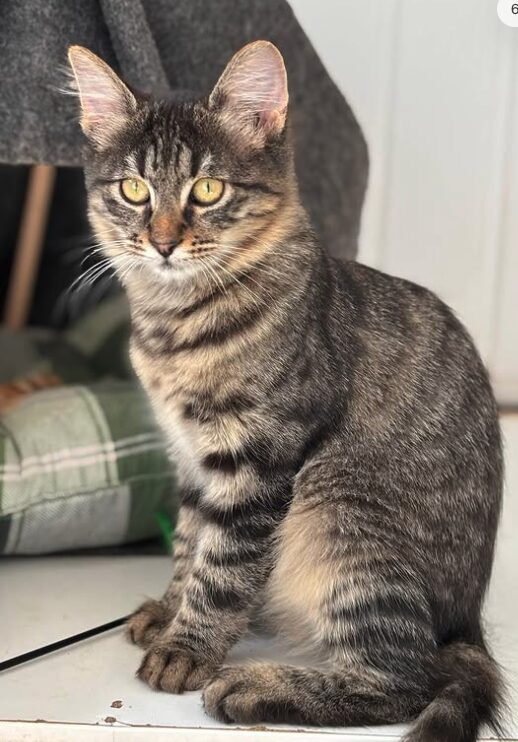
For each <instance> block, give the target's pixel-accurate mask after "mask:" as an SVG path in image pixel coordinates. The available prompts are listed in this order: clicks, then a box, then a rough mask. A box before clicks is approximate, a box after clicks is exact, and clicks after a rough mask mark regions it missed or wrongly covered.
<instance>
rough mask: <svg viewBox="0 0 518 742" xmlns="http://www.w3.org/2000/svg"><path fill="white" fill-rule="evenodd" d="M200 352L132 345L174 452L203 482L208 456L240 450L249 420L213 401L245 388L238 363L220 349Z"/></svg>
mask: <svg viewBox="0 0 518 742" xmlns="http://www.w3.org/2000/svg"><path fill="white" fill-rule="evenodd" d="M196 355H198V356H199V354H194V353H185V354H170V355H168V354H166V353H164V354H155V355H154V354H152V353H149V352H147V351H146V350H144V349H142V348H141V347H139V346H138V345H137V344H135V343H134V342H132V344H131V360H132V363H133V366H134V368H135V371H136V373H137V375H138V377H139V379H140V381H141V383H142V385H143V387H144V389H145V390H146V392H147V395H148V397H149V399H150V401H151V404H152V407H153V411H154V414H155V417H156V419H157V421H158V423H159V424H160V426H161V428H162V430H163V431H164V433H165V435H166V437H167V441H168V443H169V445H170V447H171V452H172V455H173V457H174V458H175V459H176V460H177V461H181V462H182V463H183V464H185V466H186V468H188V469H189V470H190V472H191V474H192V478H194V479H196V480H197V481H199V480H200V478H203V476H204V470H203V464H202V462H203V460H204V458H205V457H207V456H209V455H211V454H213V453H214V452H219V451H228V450H238V449H239V447H240V446H241V445H242V443H243V441H244V440H245V438H246V435H247V423H246V420H244V418H243V416H242V415H239V416H236V415H235V414H232V412H229V411H226V412H215V411H214V410H215V400H217V399H220V398H222V397H225V398H228V397H229V395H230V396H231V397H235V395H237V394H238V393H240V390H241V389H242V388H243V378H242V369H241V367H240V366H239V364H237V365H236V364H232V363H225V359H224V357H223V356H221V354H220V353H217V352H216V353H212V354H206V355H204V356H203V357H196ZM200 483H201V482H200Z"/></svg>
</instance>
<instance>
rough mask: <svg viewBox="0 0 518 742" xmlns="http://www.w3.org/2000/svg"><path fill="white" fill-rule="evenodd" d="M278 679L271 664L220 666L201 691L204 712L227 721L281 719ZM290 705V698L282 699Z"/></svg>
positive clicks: (254, 721) (253, 721)
mask: <svg viewBox="0 0 518 742" xmlns="http://www.w3.org/2000/svg"><path fill="white" fill-rule="evenodd" d="M277 691H278V678H277V677H276V674H275V671H274V669H273V668H272V666H271V665H268V664H267V663H256V664H254V665H250V666H239V665H238V666H235V667H222V668H221V669H220V670H218V672H216V673H215V674H214V676H213V678H212V679H211V681H210V682H209V683H207V685H206V686H205V690H204V692H203V706H204V708H205V711H206V712H207V713H208V714H210V716H213V717H214V718H215V719H217V720H218V721H223V722H225V723H227V724H232V723H240V724H255V723H258V722H264V721H283V718H282V717H283V710H282V705H283V703H282V700H277V695H278V693H277ZM284 705H285V706H286V713H288V711H287V707H288V705H289V699H287V698H285V699H284Z"/></svg>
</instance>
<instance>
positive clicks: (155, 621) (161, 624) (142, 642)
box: [126, 600, 173, 649]
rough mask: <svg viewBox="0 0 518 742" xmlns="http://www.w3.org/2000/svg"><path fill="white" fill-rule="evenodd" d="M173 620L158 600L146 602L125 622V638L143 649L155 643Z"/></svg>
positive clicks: (165, 607) (169, 612)
mask: <svg viewBox="0 0 518 742" xmlns="http://www.w3.org/2000/svg"><path fill="white" fill-rule="evenodd" d="M172 619H173V615H172V613H171V611H169V610H168V608H167V606H165V605H164V603H162V602H161V601H159V600H146V602H145V603H143V604H142V605H141V606H140V608H137V610H136V611H135V612H134V613H132V614H131V616H130V617H129V618H128V620H127V621H126V636H127V637H128V639H129V640H130V641H131V642H133V644H137V645H138V646H139V647H142V648H143V649H147V648H148V647H149V646H151V644H152V643H153V642H154V641H156V640H157V639H158V637H159V635H160V633H161V632H162V631H163V630H164V629H165V628H166V626H167V625H168V624H169V623H170V622H171V620H172Z"/></svg>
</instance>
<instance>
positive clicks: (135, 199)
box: [121, 178, 149, 204]
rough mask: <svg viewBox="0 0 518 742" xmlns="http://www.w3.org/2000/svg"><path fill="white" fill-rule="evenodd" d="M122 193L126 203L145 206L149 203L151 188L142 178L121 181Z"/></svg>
mask: <svg viewBox="0 0 518 742" xmlns="http://www.w3.org/2000/svg"><path fill="white" fill-rule="evenodd" d="M121 192H122V195H123V196H124V198H125V199H126V201H129V202H130V203H132V204H145V203H146V201H149V188H148V187H147V185H146V184H145V183H144V181H143V180H141V179H140V178H125V179H124V180H121Z"/></svg>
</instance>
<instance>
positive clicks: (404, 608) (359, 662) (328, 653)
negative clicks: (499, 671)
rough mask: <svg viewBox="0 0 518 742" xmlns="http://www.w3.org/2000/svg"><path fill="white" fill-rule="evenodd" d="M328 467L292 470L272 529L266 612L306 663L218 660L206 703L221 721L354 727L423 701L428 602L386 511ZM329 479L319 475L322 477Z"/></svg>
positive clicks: (431, 647)
mask: <svg viewBox="0 0 518 742" xmlns="http://www.w3.org/2000/svg"><path fill="white" fill-rule="evenodd" d="M332 471H333V468H332V467H331V466H330V465H329V464H328V463H326V464H324V465H323V466H321V467H314V468H313V470H310V471H308V472H306V473H305V474H303V475H302V476H299V478H298V480H297V482H296V485H295V488H294V498H293V501H292V503H291V506H290V510H289V512H288V514H287V515H286V518H285V519H284V521H283V523H282V524H281V525H280V527H279V530H278V533H277V535H276V554H275V556H276V559H275V566H274V569H273V571H272V573H271V576H270V580H269V583H268V585H267V587H266V610H267V611H268V612H269V615H270V619H272V620H273V624H274V625H275V626H276V627H277V629H278V631H279V632H280V633H281V634H284V635H286V636H287V638H288V639H290V640H291V641H292V642H293V644H295V645H296V646H297V647H298V648H299V649H300V650H302V649H303V648H307V649H308V650H310V651H311V654H312V655H313V656H315V653H316V654H317V657H318V659H319V662H317V661H315V662H313V663H312V664H313V666H312V667H294V666H287V665H276V664H270V663H259V664H252V665H249V666H245V667H226V668H223V669H222V670H220V671H219V672H218V673H217V674H216V676H215V677H214V679H212V680H211V681H210V683H209V684H208V686H207V688H206V689H205V693H204V703H205V708H206V710H207V711H208V713H210V714H211V715H213V716H215V717H217V718H218V719H221V720H224V721H233V722H240V723H255V722H265V721H266V722H268V721H271V722H273V721H279V722H291V723H305V724H318V725H353V726H356V725H362V724H379V723H390V722H402V721H406V720H408V719H411V718H413V717H415V716H416V715H417V714H418V713H419V712H420V711H421V710H422V709H423V708H424V707H425V706H426V704H427V703H428V702H429V700H430V699H431V692H430V676H431V673H430V668H431V666H432V663H433V658H434V656H435V653H436V644H435V639H434V632H433V622H432V617H431V610H430V607H429V605H428V600H427V597H426V594H425V592H424V589H423V586H422V584H421V581H420V579H419V575H418V574H417V573H416V569H415V568H414V565H412V564H411V563H409V562H408V561H405V560H402V558H401V553H400V551H399V549H398V539H400V538H401V534H396V531H397V524H392V523H391V522H390V518H391V513H390V510H388V509H386V508H385V507H384V504H383V502H382V501H375V498H374V496H373V495H372V493H371V492H369V494H366V495H365V496H362V493H361V491H359V490H358V488H355V489H354V490H353V489H352V487H351V493H350V496H348V495H347V494H345V493H344V489H345V487H346V485H347V477H346V475H344V473H343V472H339V475H336V474H335V475H332V474H328V473H329V472H332ZM326 480H327V481H326Z"/></svg>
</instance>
